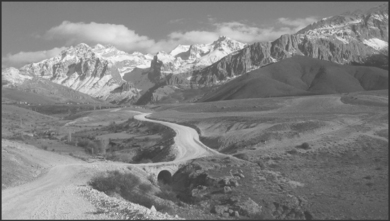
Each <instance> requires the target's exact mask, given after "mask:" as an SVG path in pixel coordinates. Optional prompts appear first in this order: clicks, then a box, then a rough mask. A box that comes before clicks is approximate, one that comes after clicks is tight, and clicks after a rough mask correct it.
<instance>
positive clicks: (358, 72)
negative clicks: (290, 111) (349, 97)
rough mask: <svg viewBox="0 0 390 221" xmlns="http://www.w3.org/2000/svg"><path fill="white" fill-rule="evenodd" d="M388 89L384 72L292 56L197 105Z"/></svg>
mask: <svg viewBox="0 0 390 221" xmlns="http://www.w3.org/2000/svg"><path fill="white" fill-rule="evenodd" d="M381 89H388V71H386V70H383V69H379V68H375V67H364V66H363V67H356V66H349V65H340V64H336V63H333V62H329V61H324V60H318V59H314V58H309V57H304V56H294V57H292V58H288V59H285V60H283V61H280V62H277V63H275V64H271V65H269V66H267V67H264V68H261V69H257V70H254V71H252V72H249V73H248V74H245V75H242V76H240V77H238V78H236V79H234V80H232V81H230V82H229V83H227V84H225V85H222V86H221V87H220V88H218V89H217V90H216V91H215V92H211V93H208V94H206V95H205V96H204V97H203V98H202V99H201V101H217V100H233V99H245V98H260V97H280V96H296V95H314V94H334V93H348V92H354V91H366V90H381Z"/></svg>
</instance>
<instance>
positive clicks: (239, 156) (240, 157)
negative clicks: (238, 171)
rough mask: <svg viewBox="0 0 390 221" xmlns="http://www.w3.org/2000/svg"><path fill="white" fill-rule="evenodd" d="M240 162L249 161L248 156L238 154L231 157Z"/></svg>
mask: <svg viewBox="0 0 390 221" xmlns="http://www.w3.org/2000/svg"><path fill="white" fill-rule="evenodd" d="M233 156H235V157H237V158H239V159H241V160H246V161H249V156H248V155H247V154H245V153H239V154H235V155H233Z"/></svg>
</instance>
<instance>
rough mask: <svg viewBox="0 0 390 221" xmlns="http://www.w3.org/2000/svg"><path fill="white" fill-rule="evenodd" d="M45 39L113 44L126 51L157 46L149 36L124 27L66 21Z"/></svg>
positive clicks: (49, 31)
mask: <svg viewBox="0 0 390 221" xmlns="http://www.w3.org/2000/svg"><path fill="white" fill-rule="evenodd" d="M44 37H45V38H46V39H65V40H66V42H67V45H71V44H77V43H87V44H88V43H89V44H96V43H100V44H111V45H114V46H115V47H117V48H118V49H121V50H125V51H135V50H141V51H143V50H145V49H147V48H149V47H151V46H153V45H154V44H155V41H154V40H151V39H149V38H148V37H147V36H142V35H138V34H137V33H135V31H133V30H130V29H128V28H127V27H126V26H124V25H116V24H99V23H95V22H91V23H89V24H86V23H83V22H78V23H72V22H69V21H64V22H62V24H60V25H59V26H56V27H53V28H51V29H50V30H48V31H47V32H46V33H45V35H44Z"/></svg>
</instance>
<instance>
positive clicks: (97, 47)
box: [94, 44, 106, 49]
mask: <svg viewBox="0 0 390 221" xmlns="http://www.w3.org/2000/svg"><path fill="white" fill-rule="evenodd" d="M104 48H106V47H104V46H103V45H101V44H96V45H95V47H94V49H104Z"/></svg>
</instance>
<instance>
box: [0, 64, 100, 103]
mask: <svg viewBox="0 0 390 221" xmlns="http://www.w3.org/2000/svg"><path fill="white" fill-rule="evenodd" d="M1 80H2V99H3V100H9V101H11V102H18V101H26V102H29V103H33V104H49V103H66V102H76V103H101V101H99V100H98V99H96V98H93V97H91V96H89V95H87V94H84V93H80V92H78V91H75V90H73V89H71V88H68V87H65V86H62V85H59V84H56V83H53V82H51V81H50V80H47V79H42V78H40V77H35V76H29V75H24V74H20V73H19V70H17V69H15V68H6V69H3V70H2V76H1Z"/></svg>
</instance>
